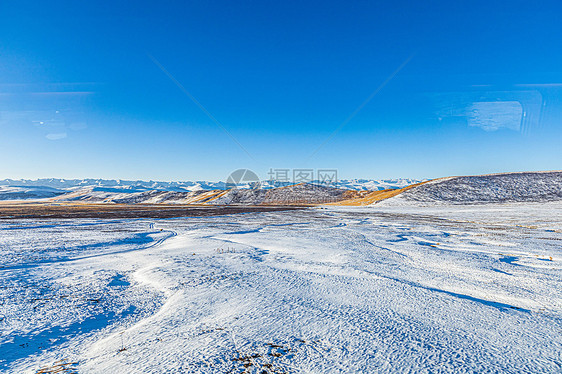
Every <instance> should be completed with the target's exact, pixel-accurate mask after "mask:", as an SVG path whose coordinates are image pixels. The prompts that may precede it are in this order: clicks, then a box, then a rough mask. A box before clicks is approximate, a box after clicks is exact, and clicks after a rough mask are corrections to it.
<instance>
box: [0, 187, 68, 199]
mask: <svg viewBox="0 0 562 374" xmlns="http://www.w3.org/2000/svg"><path fill="white" fill-rule="evenodd" d="M66 192H67V191H65V190H59V189H56V188H52V187H45V186H37V187H35V186H28V187H20V186H0V200H27V199H45V198H50V197H55V196H59V195H62V194H64V193H66Z"/></svg>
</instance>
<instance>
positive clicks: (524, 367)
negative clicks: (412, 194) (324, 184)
mask: <svg viewBox="0 0 562 374" xmlns="http://www.w3.org/2000/svg"><path fill="white" fill-rule="evenodd" d="M561 264H562V204H560V203H542V204H539V203H527V204H506V205H485V206H484V205H483V206H456V207H450V206H449V207H447V206H443V207H438V208H421V207H418V208H408V207H400V206H395V207H392V206H388V207H384V206H381V207H377V206H375V207H368V208H349V207H348V208H343V207H339V208H315V209H309V210H301V211H288V212H271V213H249V214H239V215H232V216H222V217H194V218H180V219H166V220H149V219H137V220H87V219H83V220H58V221H54V220H35V221H31V220H19V221H3V222H0V294H1V304H0V333H1V335H0V371H2V372H10V373H37V372H43V373H47V372H69V373H70V372H84V373H104V374H107V373H198V372H204V373H207V372H208V373H211V372H213V373H215V372H217V373H222V372H233V373H243V372H246V373H263V372H265V373H327V372H332V373H349V372H400V373H430V372H431V373H439V372H459V373H462V372H471V373H472V372H507V373H519V372H529V373H538V372H552V373H559V372H561V371H562V272H561V270H562V265H561Z"/></svg>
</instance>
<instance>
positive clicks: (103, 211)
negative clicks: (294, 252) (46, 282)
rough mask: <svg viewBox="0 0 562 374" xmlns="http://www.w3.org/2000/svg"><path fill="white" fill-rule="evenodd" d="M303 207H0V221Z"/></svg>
mask: <svg viewBox="0 0 562 374" xmlns="http://www.w3.org/2000/svg"><path fill="white" fill-rule="evenodd" d="M304 208H306V206H209V205H206V206H194V205H177V204H174V205H164V204H158V205H144V204H137V205H127V204H46V203H25V202H21V203H14V202H11V203H2V204H0V219H24V218H35V219H50V218H56V219H66V218H114V219H115V218H175V217H201V216H219V215H227V214H238V213H252V212H271V211H282V210H295V209H304Z"/></svg>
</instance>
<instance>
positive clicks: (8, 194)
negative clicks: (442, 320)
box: [0, 178, 419, 201]
mask: <svg viewBox="0 0 562 374" xmlns="http://www.w3.org/2000/svg"><path fill="white" fill-rule="evenodd" d="M417 182H419V181H417V180H414V179H385V180H375V179H349V180H345V179H344V180H340V181H337V182H336V183H331V184H329V185H327V187H332V188H338V189H343V190H354V191H379V190H384V189H398V188H403V187H405V186H408V185H411V184H414V183H417ZM311 183H312V184H317V185H322V183H320V182H319V181H312V182H311ZM293 184H295V183H293V182H289V181H283V182H280V181H271V180H265V181H261V182H260V189H263V190H270V189H274V188H279V187H287V186H291V185H293ZM237 188H238V189H243V190H244V189H251V188H252V186H251V185H250V184H249V183H240V184H238V185H237ZM226 189H227V185H226V183H225V182H222V181H219V182H209V181H185V182H161V181H152V180H151V181H141V180H136V181H128V180H120V179H117V180H115V179H57V178H44V179H36V180H29V179H19V180H14V179H4V180H0V200H7V199H10V200H13V199H39V198H50V197H55V196H58V195H62V194H66V193H74V192H77V191H80V193H79V194H80V195H84V194H85V193H86V194H89V195H90V197H93V195H95V196H96V198H95V200H99V201H104V200H106V199H107V198H111V200H113V199H114V198H116V197H117V196H119V197H118V198H119V199H120V198H124V199H128V198H130V197H132V195H130V194H137V196H135V199H136V197H138V196H139V195H138V194H139V193H142V194H143V195H145V196H149V195H155V194H156V192H170V193H173V192H177V193H187V192H198V191H201V192H203V191H214V190H226ZM151 191H152V192H151ZM72 196H73V195H71V197H72ZM77 196H78V195H76V196H74V197H73V198H76V199H78V198H77ZM166 196H168V197H167V198H166V199H169V198H172V199H173V198H174V195H173V194H167V195H166ZM176 197H177V196H176Z"/></svg>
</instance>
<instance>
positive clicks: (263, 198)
mask: <svg viewBox="0 0 562 374" xmlns="http://www.w3.org/2000/svg"><path fill="white" fill-rule="evenodd" d="M365 193H366V191H352V190H345V189H338V188H332V187H327V186H319V185H313V184H309V183H302V184H297V185H292V186H287V187H279V188H272V189H255V190H251V189H232V190H211V191H204V190H197V191H183V192H178V191H159V190H150V189H145V188H109V187H84V188H81V189H78V190H76V191H73V192H70V193H67V194H64V195H61V196H57V197H55V198H53V201H59V202H62V201H71V202H90V203H116V204H141V203H142V204H210V205H260V204H266V205H295V204H322V203H329V202H337V201H342V200H346V199H351V198H358V197H361V196H363V195H364V194H365Z"/></svg>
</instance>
